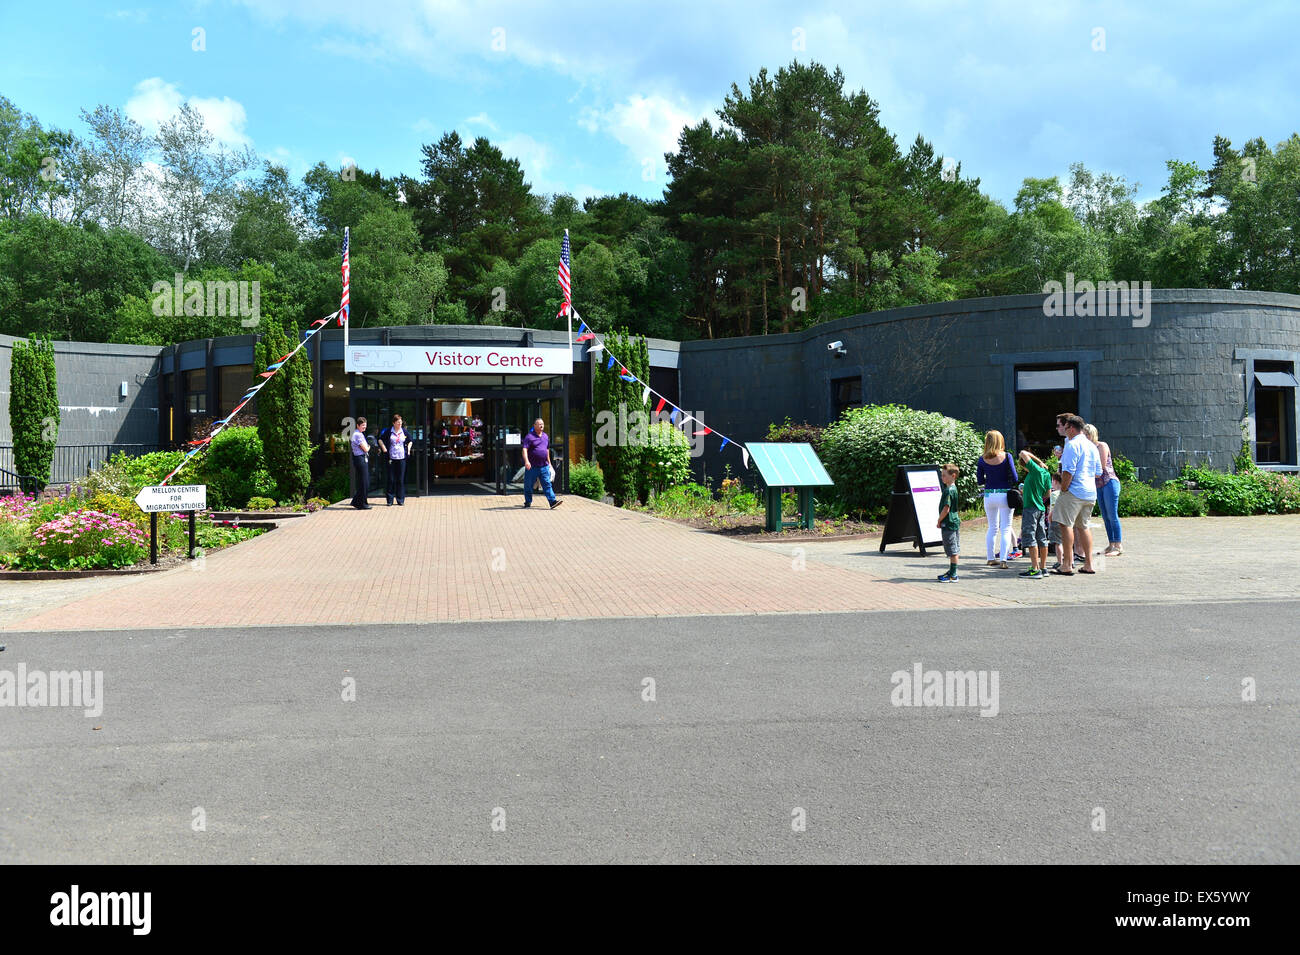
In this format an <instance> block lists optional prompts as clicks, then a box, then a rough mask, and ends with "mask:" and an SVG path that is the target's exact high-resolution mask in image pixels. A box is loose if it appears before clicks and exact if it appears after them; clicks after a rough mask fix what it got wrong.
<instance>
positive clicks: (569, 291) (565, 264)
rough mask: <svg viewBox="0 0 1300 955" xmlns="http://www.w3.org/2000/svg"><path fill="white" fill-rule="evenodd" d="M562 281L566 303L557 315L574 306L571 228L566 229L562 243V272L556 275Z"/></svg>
mask: <svg viewBox="0 0 1300 955" xmlns="http://www.w3.org/2000/svg"><path fill="white" fill-rule="evenodd" d="M556 280H557V281H558V282H559V283H560V291H561V292H563V293H564V304H563V305H561V306H560V310H559V311H558V312H556V314H555V317H556V318H561V317H563V316H564V312H565V310H566V309H569V308H572V307H573V288H572V286H570V284H569V230H568V229H565V230H564V241H563V242H561V243H560V274H559V275H558V276H557V277H556Z"/></svg>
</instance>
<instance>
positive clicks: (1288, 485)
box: [1252, 470, 1300, 514]
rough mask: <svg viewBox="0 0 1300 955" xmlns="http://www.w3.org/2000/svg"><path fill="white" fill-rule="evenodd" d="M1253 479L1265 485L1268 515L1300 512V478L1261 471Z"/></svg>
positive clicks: (1256, 472) (1254, 474) (1254, 473)
mask: <svg viewBox="0 0 1300 955" xmlns="http://www.w3.org/2000/svg"><path fill="white" fill-rule="evenodd" d="M1252 477H1254V479H1255V480H1256V481H1259V482H1260V483H1261V484H1263V485H1264V488H1265V490H1266V492H1267V494H1268V508H1269V509H1268V510H1267V511H1266V512H1265V513H1267V514H1295V513H1298V512H1300V477H1296V476H1292V475H1287V474H1278V473H1277V472H1274V471H1259V470H1256V471H1254V472H1253V473H1252Z"/></svg>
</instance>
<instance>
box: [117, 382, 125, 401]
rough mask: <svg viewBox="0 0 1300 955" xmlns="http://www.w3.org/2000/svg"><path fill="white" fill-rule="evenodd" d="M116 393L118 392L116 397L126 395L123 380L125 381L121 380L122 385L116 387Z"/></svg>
mask: <svg viewBox="0 0 1300 955" xmlns="http://www.w3.org/2000/svg"><path fill="white" fill-rule="evenodd" d="M117 394H118V397H120V398H125V397H126V382H125V381H124V382H122V386H121V387H120V388H118V389H117Z"/></svg>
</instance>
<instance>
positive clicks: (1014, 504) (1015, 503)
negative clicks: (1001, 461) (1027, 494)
mask: <svg viewBox="0 0 1300 955" xmlns="http://www.w3.org/2000/svg"><path fill="white" fill-rule="evenodd" d="M1007 506H1008V507H1010V508H1011V509H1012V510H1013V511H1019V510H1022V509H1023V508H1024V506H1025V499H1024V497H1022V496H1021V494H1020V488H1018V487H1010V488H1007Z"/></svg>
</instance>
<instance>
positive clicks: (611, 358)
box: [605, 355, 614, 371]
mask: <svg viewBox="0 0 1300 955" xmlns="http://www.w3.org/2000/svg"><path fill="white" fill-rule="evenodd" d="M613 367H614V356H613V355H610V356H609V361H607V362H605V370H606V371H609V370H610V369H611V368H613Z"/></svg>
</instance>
